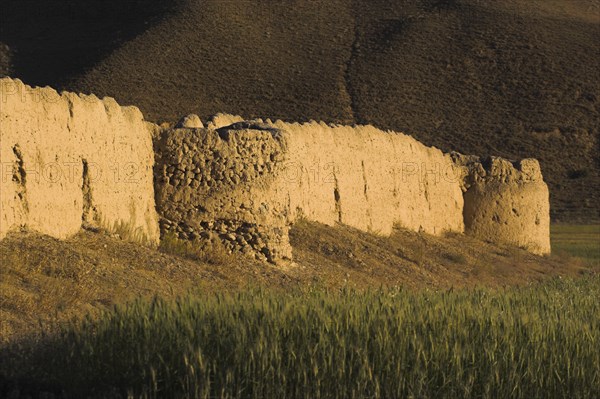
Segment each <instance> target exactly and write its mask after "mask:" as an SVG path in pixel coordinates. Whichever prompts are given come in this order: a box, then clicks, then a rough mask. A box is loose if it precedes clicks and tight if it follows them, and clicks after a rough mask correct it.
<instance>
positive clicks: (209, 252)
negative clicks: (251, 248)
mask: <svg viewBox="0 0 600 399" xmlns="http://www.w3.org/2000/svg"><path fill="white" fill-rule="evenodd" d="M159 250H160V251H161V252H164V253H166V254H170V255H175V256H179V257H183V258H188V259H191V260H195V261H200V262H206V263H210V264H213V265H227V264H228V263H233V262H235V255H233V254H232V253H231V251H229V250H228V249H227V248H226V247H225V245H223V244H222V243H221V242H220V241H218V240H216V241H210V242H209V241H207V240H204V241H200V240H197V241H189V240H181V239H179V238H177V236H176V235H175V234H166V235H164V236H163V237H162V238H161V240H160V246H159ZM237 256H240V255H239V254H238V255H237Z"/></svg>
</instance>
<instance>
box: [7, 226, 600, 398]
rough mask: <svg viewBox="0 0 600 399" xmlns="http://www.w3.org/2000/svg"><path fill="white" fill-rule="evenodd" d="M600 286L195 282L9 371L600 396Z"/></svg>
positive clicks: (59, 338) (215, 388) (139, 387)
mask: <svg viewBox="0 0 600 399" xmlns="http://www.w3.org/2000/svg"><path fill="white" fill-rule="evenodd" d="M598 233H600V230H599V228H598V227H597V226H596V227H580V228H573V227H568V226H566V227H565V226H558V227H556V228H554V230H553V237H554V245H555V247H556V248H557V250H560V251H564V252H565V253H567V255H565V256H580V257H585V260H584V261H586V262H592V263H595V264H597V262H598V259H599V254H598V240H596V237H597V236H598ZM599 298H600V275H599V274H598V273H594V272H591V273H589V274H586V275H584V276H582V277H580V278H577V279H566V278H555V279H553V280H548V281H546V282H544V283H536V284H531V285H526V286H522V287H506V288H496V289H490V288H471V289H462V290H444V291H434V290H419V291H411V290H406V289H402V288H397V289H373V290H370V291H360V292H359V291H354V290H351V289H342V290H336V291H326V290H322V289H310V290H309V289H307V290H304V291H293V292H282V291H276V290H269V289H259V288H257V289H249V290H246V291H242V292H230V293H221V294H214V293H213V294H205V293H193V294H190V295H189V296H186V297H181V298H179V299H177V300H164V299H160V298H155V299H154V300H152V301H137V302H134V303H130V304H127V305H123V306H117V307H115V308H114V309H112V310H110V311H107V312H106V313H105V314H104V315H103V316H102V317H99V318H98V317H95V318H86V319H83V320H81V319H80V320H75V321H73V322H72V323H70V324H69V325H67V326H64V327H63V328H62V330H61V332H60V333H59V334H58V335H54V336H52V337H48V339H47V340H46V341H45V344H44V345H42V346H41V347H40V345H36V346H35V347H33V348H32V347H27V346H24V347H23V348H21V352H20V356H19V357H18V359H16V360H14V362H17V366H16V367H14V368H10V370H7V367H6V365H4V366H3V369H4V370H2V373H4V374H5V375H7V376H8V377H9V378H13V379H17V380H19V379H20V380H22V381H35V382H36V383H38V384H45V385H44V386H47V387H56V386H60V387H61V390H64V392H67V393H68V396H67V397H77V398H79V397H82V398H83V397H94V398H97V397H99V398H103V397H109V398H110V397H114V398H118V397H122V398H159V397H160V398H307V399H308V398H310V399H314V398H539V397H544V398H598V397H600V350H599V349H598V348H600V300H599ZM16 370H18V371H16Z"/></svg>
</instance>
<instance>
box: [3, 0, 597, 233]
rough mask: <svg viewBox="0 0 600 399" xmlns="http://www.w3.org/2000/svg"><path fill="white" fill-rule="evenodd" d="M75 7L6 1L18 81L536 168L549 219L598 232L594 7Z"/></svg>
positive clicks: (519, 0) (166, 112)
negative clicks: (530, 163) (365, 129)
mask: <svg viewBox="0 0 600 399" xmlns="http://www.w3.org/2000/svg"><path fill="white" fill-rule="evenodd" d="M22 4H25V5H29V6H28V7H26V6H23V5H22ZM45 4H49V5H45ZM61 4H62V5H61ZM64 4H67V5H69V6H65V5H64ZM73 4H77V3H73ZM73 4H71V2H68V1H64V0H53V1H50V2H47V1H46V0H44V1H41V0H26V1H22V2H21V1H19V2H17V1H16V0H8V5H7V6H5V5H4V4H3V6H2V7H3V10H2V11H3V14H5V16H4V17H3V24H2V28H1V30H0V32H1V37H0V42H2V41H3V42H6V43H7V44H8V45H9V46H10V49H11V51H13V52H14V53H15V54H16V56H15V62H13V64H14V65H13V69H14V70H15V74H16V76H22V77H23V78H24V79H25V80H26V81H27V82H30V83H34V84H53V85H55V86H60V87H64V88H68V89H73V90H80V91H84V92H95V93H97V94H99V95H110V96H114V97H116V98H117V99H118V100H119V101H120V102H122V103H131V104H136V105H139V106H140V107H141V108H142V110H143V111H144V113H145V114H146V115H147V116H148V118H149V119H151V120H156V121H160V120H171V121H172V120H174V119H176V118H178V117H179V116H180V115H181V114H184V113H189V112H197V113H199V114H200V115H201V116H203V117H206V116H208V115H210V114H213V113H216V112H221V111H224V112H231V113H237V114H242V115H244V116H247V117H252V116H265V117H273V118H283V119H289V120H307V119H322V120H325V121H330V122H345V123H348V122H352V121H356V122H361V123H373V124H375V125H377V126H380V127H383V128H390V129H394V130H404V131H406V132H408V133H410V134H413V135H414V136H416V137H417V138H419V139H421V140H422V141H424V142H426V143H428V144H432V145H436V146H438V147H441V148H443V149H446V150H449V149H455V150H459V151H462V152H465V153H475V154H482V155H486V154H496V155H502V156H505V157H509V158H521V157H531V156H534V157H537V158H539V159H540V160H541V161H542V167H543V171H544V173H545V176H546V179H547V181H548V182H549V184H550V188H551V193H552V198H551V200H552V215H553V218H554V219H555V220H563V221H564V220H568V221H576V220H583V221H586V222H589V221H590V220H599V219H600V213H599V212H600V194H598V193H599V192H600V175H599V169H600V168H599V162H600V161H599V158H598V152H599V151H598V150H599V142H598V136H599V133H600V132H599V130H598V126H599V125H600V118H599V108H598V105H599V101H600V78H599V77H598V76H599V74H598V56H599V55H600V44H598V43H600V10H598V6H597V5H596V3H595V2H593V1H591V0H590V1H588V0H582V1H577V2H573V1H568V0H550V1H546V0H544V1H542V0H536V1H524V0H501V1H494V2H481V1H477V0H402V1H396V2H389V1H383V0H375V1H369V2H356V1H351V0H334V1H327V2H325V1H320V2H314V1H304V0H298V1H294V2H292V3H289V2H268V1H258V0H255V1H243V2H234V1H225V2H224V1H216V0H214V1H213V0H210V1H202V2H197V1H192V0H172V1H167V2H156V1H155V0H137V1H134V0H127V1H124V2H118V3H116V2H115V3H114V4H113V2H108V1H104V2H99V1H95V2H92V3H91V4H92V5H91V6H89V7H88V6H87V3H86V7H87V8H86V7H83V8H81V7H79V8H78V7H77V6H74V5H73ZM57 5H58V6H57ZM64 7H67V8H66V12H65V10H63V8H64ZM94 7H95V8H94ZM102 7H104V8H102ZM88 8H89V9H91V10H92V11H94V10H96V13H95V17H94V18H90V15H94V12H87V14H86V12H85V10H87V9H88ZM23 10H25V11H23ZM166 10H168V12H167V11H166ZM26 11H27V12H26ZM32 11H33V12H32ZM82 15H83V17H82ZM86 15H87V17H86ZM25 16H27V18H25ZM103 16H104V17H106V18H105V19H104V18H103ZM36 17H37V18H36ZM82 18H83V19H82ZM25 21H29V22H28V23H25ZM81 21H83V22H81ZM67 39H68V40H67ZM55 54H56V56H54V55H55ZM40 63H41V64H43V65H44V68H39V65H40Z"/></svg>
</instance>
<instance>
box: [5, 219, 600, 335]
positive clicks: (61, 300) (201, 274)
mask: <svg viewBox="0 0 600 399" xmlns="http://www.w3.org/2000/svg"><path fill="white" fill-rule="evenodd" d="M291 239H292V244H293V247H294V256H295V261H294V262H293V263H288V264H286V265H282V266H278V267H275V266H273V265H270V264H266V263H261V262H256V261H253V260H250V259H247V258H244V257H239V256H238V257H234V256H232V255H227V254H224V253H218V252H211V253H205V254H204V255H202V256H200V258H199V259H198V258H197V259H196V260H192V259H190V258H187V257H189V256H190V255H197V254H190V253H187V252H185V251H173V250H172V249H170V250H168V252H171V254H169V253H165V252H167V250H165V248H162V249H161V250H154V249H149V248H145V247H141V246H139V245H135V244H131V243H128V242H125V241H122V240H120V239H118V238H115V237H111V236H109V235H107V234H104V233H92V232H82V233H80V234H79V235H77V236H76V237H74V238H72V239H69V240H66V241H60V240H56V239H53V238H50V237H47V236H42V235H39V234H33V233H27V232H19V233H12V234H10V235H9V236H8V237H7V238H6V239H5V240H3V241H1V242H0V259H1V260H2V262H1V264H0V294H1V295H0V320H1V326H0V344H1V343H8V342H15V340H19V339H22V338H25V337H30V336H31V334H37V333H39V332H40V331H47V332H51V331H49V330H48V329H49V328H50V327H49V326H51V325H54V323H52V322H54V321H59V322H60V321H64V320H67V319H70V318H72V317H80V316H82V315H83V314H85V313H88V312H91V313H92V314H94V313H96V312H98V311H99V310H101V309H106V308H108V307H111V306H112V305H114V304H118V303H123V302H126V301H129V300H132V299H134V298H138V297H152V296H154V295H160V296H163V297H172V296H176V295H180V294H183V293H186V292H189V291H190V290H201V291H221V290H235V289H240V288H245V287H268V288H270V289H285V290H289V289H300V290H304V289H311V287H316V288H328V289H337V288H341V287H344V286H347V287H352V288H357V289H366V288H377V287H380V286H382V287H386V286H387V287H389V286H403V287H407V288H408V289H448V288H452V287H456V288H458V287H476V286H489V287H501V286H506V285H515V284H517V285H518V284H528V283H530V282H534V281H538V280H542V279H544V278H548V277H550V276H556V275H563V276H577V275H580V274H582V273H586V272H588V271H590V270H595V271H596V272H598V270H599V269H597V266H591V265H589V264H586V263H583V262H582V261H580V260H578V259H575V258H572V257H569V256H566V255H559V256H556V255H554V256H550V257H539V256H535V255H532V254H530V253H528V252H526V251H523V250H520V249H516V248H513V247H507V246H498V245H492V244H489V243H484V242H481V241H477V240H475V239H472V238H469V237H465V236H463V235H458V234H451V235H447V236H445V237H433V236H428V235H423V234H417V233H414V232H410V231H407V230H403V229H397V230H395V231H394V233H393V234H392V236H390V237H381V236H376V235H372V234H368V233H363V232H360V231H357V230H355V229H352V228H349V227H344V226H338V227H327V226H324V225H321V224H315V223H308V222H301V223H298V224H297V225H296V226H295V227H294V228H293V230H292V234H291ZM173 252H177V254H173ZM0 346H1V345H0Z"/></svg>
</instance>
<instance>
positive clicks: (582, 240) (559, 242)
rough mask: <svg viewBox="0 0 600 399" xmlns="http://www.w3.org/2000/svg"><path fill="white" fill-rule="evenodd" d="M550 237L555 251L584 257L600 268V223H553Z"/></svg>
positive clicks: (559, 253) (560, 253)
mask: <svg viewBox="0 0 600 399" xmlns="http://www.w3.org/2000/svg"><path fill="white" fill-rule="evenodd" d="M550 237H551V240H552V252H553V253H555V254H558V255H562V254H567V255H570V256H574V257H578V258H582V259H584V260H585V261H586V262H589V263H590V264H591V265H592V266H593V267H595V268H600V225H589V226H578V225H553V226H552V228H551V234H550Z"/></svg>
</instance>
